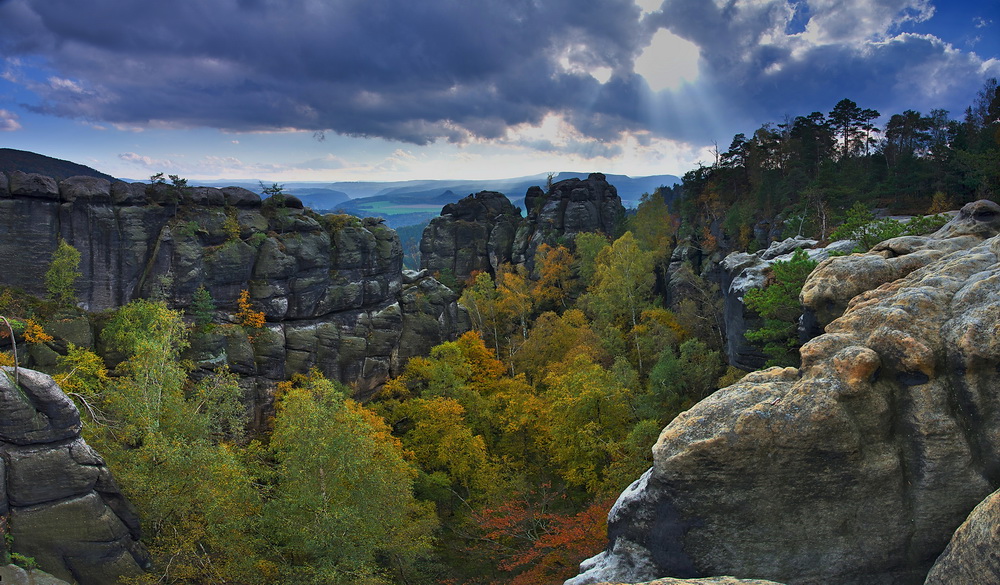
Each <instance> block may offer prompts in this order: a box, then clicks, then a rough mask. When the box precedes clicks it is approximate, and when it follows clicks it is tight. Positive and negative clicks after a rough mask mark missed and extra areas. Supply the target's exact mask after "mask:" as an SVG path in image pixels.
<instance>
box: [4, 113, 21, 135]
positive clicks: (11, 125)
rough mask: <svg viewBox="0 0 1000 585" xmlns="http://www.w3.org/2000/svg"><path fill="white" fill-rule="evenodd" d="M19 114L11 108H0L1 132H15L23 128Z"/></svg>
mask: <svg viewBox="0 0 1000 585" xmlns="http://www.w3.org/2000/svg"><path fill="white" fill-rule="evenodd" d="M17 120H18V116H17V114H15V113H14V112H11V111H10V110H0V132H13V131H14V130H20V129H21V123H20V122H18V121H17Z"/></svg>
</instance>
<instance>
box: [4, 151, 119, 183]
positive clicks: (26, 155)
mask: <svg viewBox="0 0 1000 585" xmlns="http://www.w3.org/2000/svg"><path fill="white" fill-rule="evenodd" d="M0 171H3V172H7V173H11V172H14V171H22V172H25V173H38V174H40V175H47V176H49V177H52V178H54V179H55V180H56V181H62V180H63V179H68V178H70V177H77V176H84V177H98V178H100V179H107V180H109V181H114V180H115V178H114V177H112V176H111V175H107V174H104V173H102V172H100V171H98V170H96V169H92V168H90V167H88V166H86V165H81V164H77V163H75V162H70V161H68V160H62V159H58V158H52V157H51V156H45V155H44V154H38V153H35V152H30V151H27V150H16V149H13V148H0Z"/></svg>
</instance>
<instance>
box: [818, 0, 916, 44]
mask: <svg viewBox="0 0 1000 585" xmlns="http://www.w3.org/2000/svg"><path fill="white" fill-rule="evenodd" d="M808 4H809V10H810V13H811V16H810V19H809V23H808V24H807V25H806V32H805V33H804V34H803V36H804V37H805V38H806V39H808V40H809V41H810V42H812V43H813V44H819V45H823V44H830V43H859V42H864V41H869V40H879V39H882V38H884V37H886V36H887V35H888V34H889V33H890V32H891V31H892V30H893V29H894V28H895V27H898V26H900V25H902V24H904V23H906V22H924V21H927V20H929V19H930V18H931V17H932V16H934V6H933V5H932V4H931V0H875V1H873V0H810V1H809V3H808Z"/></svg>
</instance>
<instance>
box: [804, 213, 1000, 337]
mask: <svg viewBox="0 0 1000 585" xmlns="http://www.w3.org/2000/svg"><path fill="white" fill-rule="evenodd" d="M997 232H1000V205H997V204H996V203H994V202H992V201H986V200H983V201H976V202H973V203H969V204H967V205H965V206H964V207H963V208H962V209H961V210H960V211H959V213H958V215H957V216H956V217H955V218H954V219H952V220H951V221H949V222H948V223H947V224H945V225H944V226H943V227H942V228H941V229H940V230H938V231H937V232H935V233H933V234H930V235H928V236H903V237H900V238H893V239H891V240H886V241H884V242H882V243H880V244H876V245H875V246H874V247H873V248H872V249H871V251H870V252H868V253H866V254H853V255H851V256H849V257H847V258H838V259H836V260H834V261H830V262H824V263H822V264H820V265H819V266H817V267H816V270H815V271H814V272H813V274H812V275H811V277H810V278H809V280H808V282H806V284H805V286H803V287H802V295H801V300H802V304H803V305H804V306H805V307H806V310H807V311H809V312H810V313H811V314H812V315H813V316H812V317H811V318H812V319H813V320H814V321H815V322H816V325H817V327H818V328H819V329H820V330H821V329H822V327H824V326H825V325H826V324H827V323H829V322H830V321H832V320H834V319H836V318H837V317H839V316H840V315H841V314H843V312H844V310H845V309H847V306H848V303H850V302H851V300H852V299H854V298H856V297H858V296H859V295H861V294H862V293H864V292H866V291H870V290H874V289H876V288H878V287H879V286H881V285H882V284H884V283H887V282H893V281H895V280H897V279H899V278H902V277H904V276H906V275H907V274H909V273H911V272H913V271H915V270H917V269H920V268H923V267H924V266H927V265H928V264H931V263H932V262H935V261H937V260H939V259H940V258H942V257H944V256H946V255H949V254H953V253H955V252H956V251H961V250H967V249H969V248H971V247H972V246H974V245H976V244H978V243H979V242H982V241H983V240H984V239H986V238H990V237H993V236H994V235H996V234H997Z"/></svg>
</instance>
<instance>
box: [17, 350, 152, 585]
mask: <svg viewBox="0 0 1000 585" xmlns="http://www.w3.org/2000/svg"><path fill="white" fill-rule="evenodd" d="M0 480H2V481H0V486H2V488H3V489H2V491H0V516H2V518H3V520H4V521H5V526H4V527H3V528H4V532H5V533H6V534H8V535H9V541H10V546H11V549H12V551H13V552H16V553H20V554H22V555H24V556H26V557H32V558H34V559H35V561H36V562H37V563H38V565H39V566H40V567H41V568H42V569H44V570H45V571H47V572H49V573H51V574H52V575H55V576H56V577H58V578H60V579H63V580H66V581H75V582H77V583H79V585H110V584H112V583H116V582H117V581H118V578H119V577H120V576H135V575H139V574H141V573H142V571H143V568H144V567H146V566H147V565H148V563H149V558H148V555H147V554H146V552H145V549H144V548H143V547H142V545H141V544H140V543H139V536H140V532H139V517H138V515H137V514H136V512H135V510H133V509H132V507H131V505H130V504H129V502H128V500H126V499H125V498H124V496H122V494H121V492H119V490H118V486H117V485H115V481H114V479H113V478H112V477H111V473H110V472H109V471H108V468H107V467H105V465H104V461H103V460H102V459H101V457H100V456H99V455H98V454H97V453H95V452H94V450H93V449H91V448H90V447H89V446H88V445H87V444H86V443H85V442H84V441H83V439H81V438H80V414H79V412H78V411H77V409H76V406H74V404H73V402H72V401H71V400H70V399H69V398H68V397H67V396H66V395H65V394H63V392H62V390H60V389H59V387H58V386H57V385H56V383H55V382H54V381H53V380H52V378H50V377H48V376H46V375H45V374H42V373H39V372H35V371H32V370H26V369H24V368H20V369H19V370H17V373H16V378H15V371H14V369H13V368H2V371H0ZM11 576H12V577H13V575H11ZM5 582H6V580H5ZM25 582H31V581H25ZM35 582H38V583H44V582H45V581H44V580H36V581H35Z"/></svg>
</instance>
